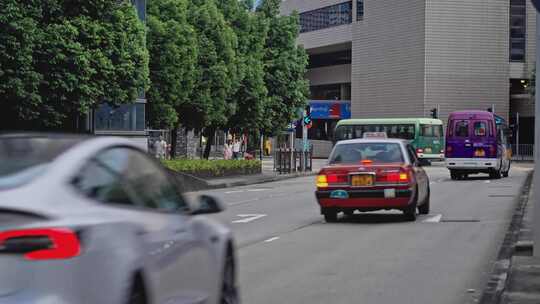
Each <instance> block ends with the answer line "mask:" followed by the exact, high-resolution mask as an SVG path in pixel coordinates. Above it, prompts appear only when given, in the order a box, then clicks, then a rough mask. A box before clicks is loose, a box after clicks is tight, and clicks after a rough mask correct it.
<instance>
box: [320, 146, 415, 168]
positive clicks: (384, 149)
mask: <svg viewBox="0 0 540 304" xmlns="http://www.w3.org/2000/svg"><path fill="white" fill-rule="evenodd" d="M368 160H369V161H372V162H373V163H379V164H385V163H402V162H404V159H403V153H402V150H401V147H400V145H399V144H397V143H382V142H381V143H348V144H338V145H336V146H335V148H334V150H333V151H332V155H330V164H352V163H360V162H362V161H368Z"/></svg>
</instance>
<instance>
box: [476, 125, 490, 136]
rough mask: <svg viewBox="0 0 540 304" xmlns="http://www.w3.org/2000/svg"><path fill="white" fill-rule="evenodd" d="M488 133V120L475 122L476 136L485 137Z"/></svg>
mask: <svg viewBox="0 0 540 304" xmlns="http://www.w3.org/2000/svg"><path fill="white" fill-rule="evenodd" d="M486 135H487V121H475V122H474V136H477V137H484V136H486Z"/></svg>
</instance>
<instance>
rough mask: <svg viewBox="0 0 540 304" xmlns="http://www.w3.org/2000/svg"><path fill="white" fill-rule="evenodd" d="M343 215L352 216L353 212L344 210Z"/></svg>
mask: <svg viewBox="0 0 540 304" xmlns="http://www.w3.org/2000/svg"><path fill="white" fill-rule="evenodd" d="M343 213H345V215H346V216H352V215H353V214H354V210H345V211H343Z"/></svg>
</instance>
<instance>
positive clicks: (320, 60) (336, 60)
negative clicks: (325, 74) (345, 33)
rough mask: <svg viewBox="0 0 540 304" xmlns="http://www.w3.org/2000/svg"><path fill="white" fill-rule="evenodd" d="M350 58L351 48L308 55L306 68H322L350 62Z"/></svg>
mask: <svg viewBox="0 0 540 304" xmlns="http://www.w3.org/2000/svg"><path fill="white" fill-rule="evenodd" d="M351 58H352V53H351V50H345V51H337V52H332V53H324V54H314V55H310V56H309V64H308V69H314V68H322V67H326V66H333V65H342V64H351Z"/></svg>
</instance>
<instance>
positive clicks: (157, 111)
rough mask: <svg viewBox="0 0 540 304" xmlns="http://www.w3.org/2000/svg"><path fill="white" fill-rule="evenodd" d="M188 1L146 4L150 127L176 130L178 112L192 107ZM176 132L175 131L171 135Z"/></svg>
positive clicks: (193, 51) (192, 37)
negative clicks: (150, 84) (150, 83)
mask: <svg viewBox="0 0 540 304" xmlns="http://www.w3.org/2000/svg"><path fill="white" fill-rule="evenodd" d="M187 9H188V1H186V0H153V1H150V2H149V3H148V19H147V25H148V37H147V39H148V49H149V52H150V81H151V82H152V86H151V87H150V89H149V90H148V92H147V98H148V102H149V117H150V123H151V125H152V126H153V127H154V128H176V127H177V126H178V121H179V118H180V115H181V114H183V113H180V112H179V111H180V109H184V108H187V107H191V106H193V105H192V103H193V102H194V99H192V98H190V97H191V94H192V92H193V87H194V85H195V78H196V76H197V66H196V63H197V62H196V58H197V36H196V34H195V30H194V29H193V27H192V26H191V25H190V24H189V23H188V21H187ZM175 133H176V132H175Z"/></svg>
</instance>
